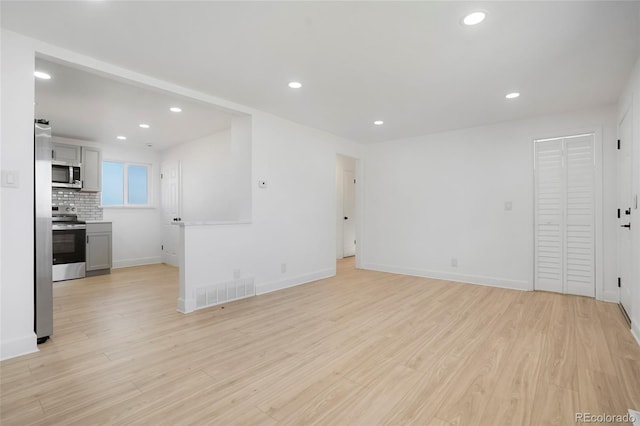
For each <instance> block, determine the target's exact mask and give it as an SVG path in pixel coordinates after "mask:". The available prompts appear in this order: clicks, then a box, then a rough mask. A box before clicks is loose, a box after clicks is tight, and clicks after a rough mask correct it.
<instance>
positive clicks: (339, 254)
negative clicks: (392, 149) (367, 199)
mask: <svg viewBox="0 0 640 426" xmlns="http://www.w3.org/2000/svg"><path fill="white" fill-rule="evenodd" d="M345 171H351V172H353V173H354V176H355V172H356V160H355V159H353V158H351V157H346V156H344V155H338V156H337V158H336V259H342V258H343V257H344V235H343V233H342V229H343V227H344V212H343V204H344V196H343V193H344V183H343V179H344V172H345Z"/></svg>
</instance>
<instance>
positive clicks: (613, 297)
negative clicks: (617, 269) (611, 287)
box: [599, 291, 620, 303]
mask: <svg viewBox="0 0 640 426" xmlns="http://www.w3.org/2000/svg"><path fill="white" fill-rule="evenodd" d="M618 299H619V296H618V292H617V291H604V292H602V295H601V296H600V299H599V300H602V301H603V302H611V303H620V302H619V300H618Z"/></svg>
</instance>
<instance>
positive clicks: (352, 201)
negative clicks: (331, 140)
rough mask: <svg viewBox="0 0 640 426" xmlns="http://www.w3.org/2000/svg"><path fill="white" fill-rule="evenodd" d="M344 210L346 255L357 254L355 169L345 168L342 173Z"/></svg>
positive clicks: (343, 233)
mask: <svg viewBox="0 0 640 426" xmlns="http://www.w3.org/2000/svg"><path fill="white" fill-rule="evenodd" d="M342 199H343V203H342V212H343V214H344V220H343V228H342V229H343V232H342V235H343V242H344V254H343V255H344V257H348V256H355V254H356V221H355V210H356V180H355V175H354V172H353V171H350V170H345V171H344V173H343V175H342Z"/></svg>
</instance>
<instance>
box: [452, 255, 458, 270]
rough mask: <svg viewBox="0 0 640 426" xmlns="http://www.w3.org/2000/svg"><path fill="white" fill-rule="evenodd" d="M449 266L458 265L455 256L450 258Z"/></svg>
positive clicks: (455, 266)
mask: <svg viewBox="0 0 640 426" xmlns="http://www.w3.org/2000/svg"><path fill="white" fill-rule="evenodd" d="M451 266H453V267H454V268H457V267H458V259H456V258H455V257H452V258H451Z"/></svg>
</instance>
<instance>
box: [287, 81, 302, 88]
mask: <svg viewBox="0 0 640 426" xmlns="http://www.w3.org/2000/svg"><path fill="white" fill-rule="evenodd" d="M289 87H291V88H292V89H299V88H301V87H302V83H299V82H297V81H292V82H291V83H289Z"/></svg>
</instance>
